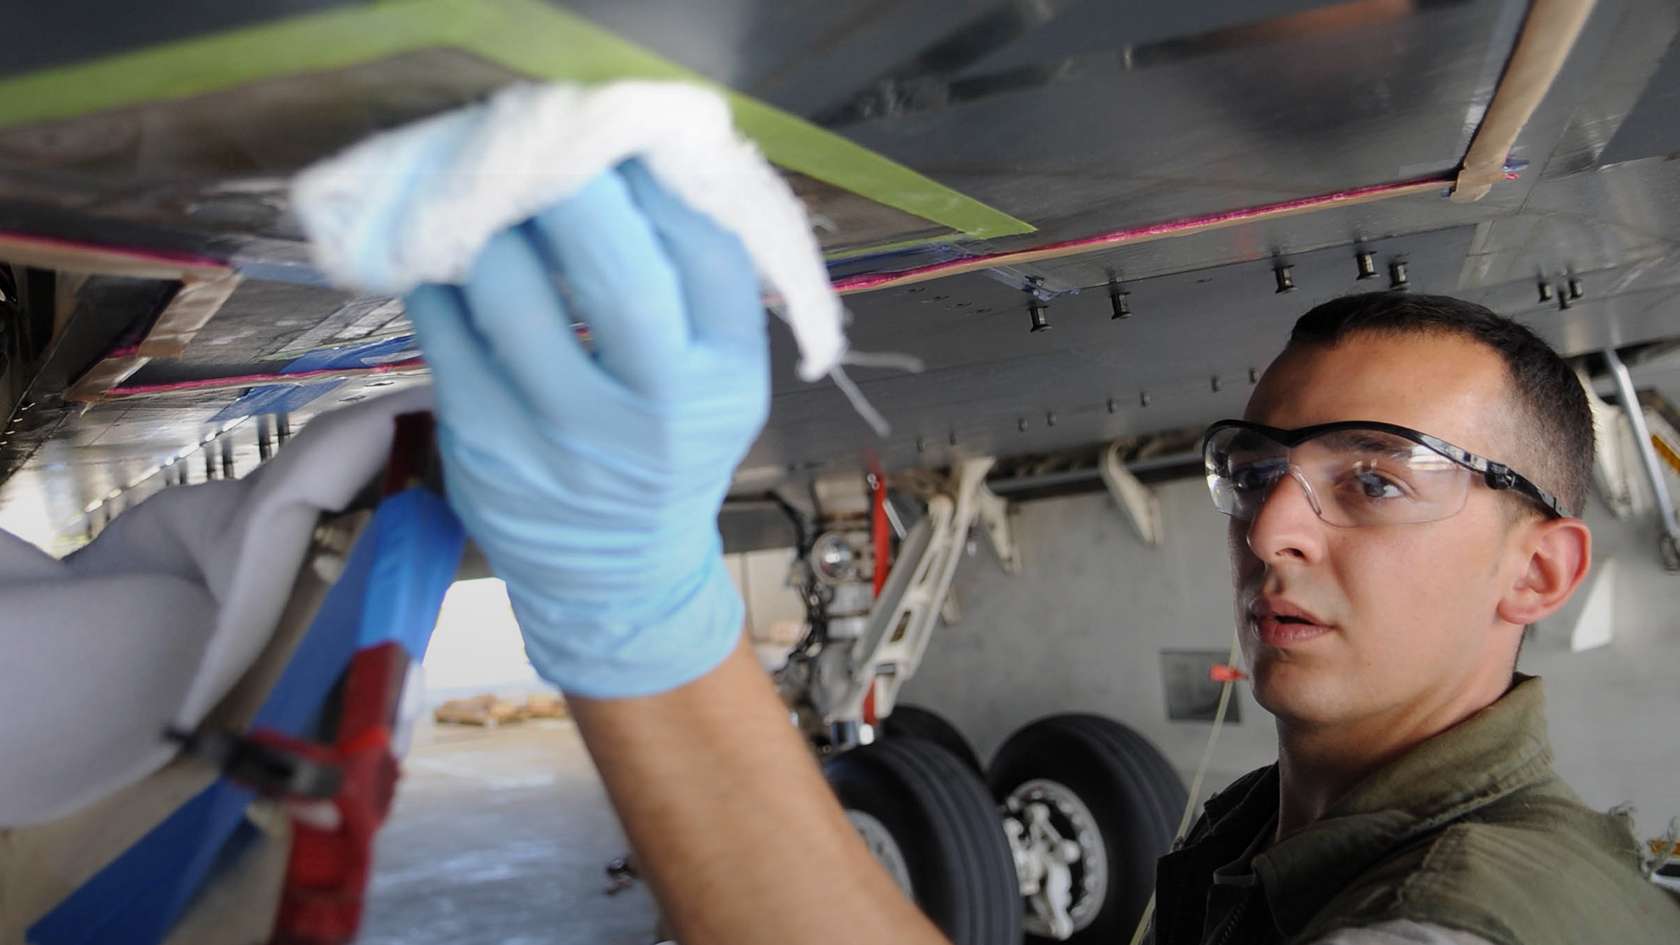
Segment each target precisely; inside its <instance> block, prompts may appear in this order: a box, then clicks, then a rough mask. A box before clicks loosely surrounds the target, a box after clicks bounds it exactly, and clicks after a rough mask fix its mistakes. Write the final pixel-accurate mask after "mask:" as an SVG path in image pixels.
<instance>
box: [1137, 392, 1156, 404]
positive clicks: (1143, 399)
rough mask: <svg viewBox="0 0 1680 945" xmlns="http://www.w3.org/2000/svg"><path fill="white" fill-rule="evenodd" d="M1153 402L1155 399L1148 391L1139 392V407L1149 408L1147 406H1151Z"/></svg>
mask: <svg viewBox="0 0 1680 945" xmlns="http://www.w3.org/2000/svg"><path fill="white" fill-rule="evenodd" d="M1152 400H1154V398H1153V397H1150V396H1149V391H1146V390H1143V391H1138V404H1139V405H1141V406H1144V407H1147V406H1149V404H1150V402H1151V401H1152Z"/></svg>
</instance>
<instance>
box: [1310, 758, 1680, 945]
mask: <svg viewBox="0 0 1680 945" xmlns="http://www.w3.org/2000/svg"><path fill="white" fill-rule="evenodd" d="M1336 900H1337V901H1335V902H1332V903H1331V904H1329V905H1328V906H1327V907H1326V908H1325V909H1324V910H1322V912H1321V913H1320V915H1321V916H1322V917H1329V916H1336V917H1337V919H1336V922H1335V925H1336V926H1339V927H1348V926H1357V925H1368V924H1372V923H1375V922H1379V921H1395V920H1414V921H1419V922H1430V923H1436V924H1441V925H1445V926H1448V927H1451V928H1454V929H1460V930H1464V931H1467V932H1471V933H1473V934H1475V935H1479V936H1481V937H1483V938H1486V939H1487V940H1489V941H1492V942H1523V943H1531V942H1548V941H1559V942H1571V941H1585V940H1588V939H1586V938H1578V937H1574V936H1575V935H1576V934H1577V932H1579V933H1580V934H1586V935H1587V936H1588V938H1591V937H1592V936H1593V935H1595V934H1597V933H1598V932H1603V931H1606V929H1605V927H1604V922H1605V921H1607V920H1606V917H1607V916H1611V915H1614V916H1619V917H1621V919H1622V920H1623V921H1622V922H1621V923H1620V924H1621V925H1622V926H1624V927H1622V928H1620V929H1619V930H1618V934H1620V935H1621V936H1622V937H1621V938H1619V939H1618V940H1619V941H1627V942H1645V941H1650V942H1659V941H1668V940H1669V939H1668V938H1667V937H1666V936H1670V935H1672V929H1673V927H1674V926H1673V923H1674V922H1675V921H1676V920H1680V907H1677V906H1676V905H1675V903H1674V902H1673V901H1672V900H1671V899H1669V897H1667V896H1666V895H1665V894H1664V893H1663V892H1662V891H1661V890H1660V889H1658V888H1657V887H1656V886H1654V885H1653V884H1651V883H1650V882H1648V881H1647V880H1646V879H1645V878H1644V876H1643V875H1641V874H1640V872H1639V871H1638V849H1637V846H1636V841H1635V840H1634V838H1633V835H1632V833H1631V832H1629V830H1628V827H1627V825H1626V822H1625V821H1624V820H1623V819H1621V818H1619V817H1616V816H1613V815H1609V814H1603V813H1600V812H1598V811H1595V810H1592V809H1591V808H1588V807H1586V806H1585V805H1584V804H1582V803H1581V802H1580V801H1579V800H1578V799H1577V798H1575V796H1574V795H1573V793H1572V792H1570V791H1569V790H1568V789H1567V788H1563V787H1561V785H1558V786H1556V787H1553V786H1549V785H1542V786H1538V787H1537V789H1535V790H1529V791H1519V792H1516V793H1514V794H1511V795H1509V796H1507V797H1503V798H1500V799H1498V800H1496V801H1493V802H1491V803H1489V804H1487V805H1486V806H1484V807H1482V808H1479V809H1478V810H1477V811H1475V812H1474V813H1473V814H1470V815H1468V816H1466V817H1464V818H1462V819H1460V820H1457V821H1454V822H1452V823H1450V824H1447V825H1444V826H1442V827H1441V828H1439V829H1437V830H1434V831H1432V832H1430V833H1428V834H1427V835H1425V836H1423V837H1421V838H1419V839H1418V840H1417V841H1415V842H1413V843H1410V844H1407V845H1405V846H1403V847H1401V848H1399V849H1397V850H1396V851H1395V852H1394V853H1393V854H1391V855H1390V856H1388V857H1386V858H1384V859H1383V860H1382V861H1381V862H1379V863H1378V864H1377V865H1375V866H1374V867H1372V868H1371V869H1369V870H1366V871H1365V872H1364V873H1363V874H1361V875H1360V876H1359V877H1358V878H1357V879H1356V880H1355V881H1354V882H1353V883H1351V884H1350V885H1349V886H1348V887H1347V888H1346V889H1344V890H1343V891H1342V892H1341V893H1340V894H1339V895H1338V896H1337V897H1336ZM1608 921H1609V922H1610V924H1612V925H1616V924H1618V922H1617V920H1615V919H1610V920H1608ZM1583 922H1586V923H1588V925H1587V926H1582V923H1583ZM1594 930H1596V931H1594ZM1318 931H1319V933H1320V934H1322V933H1327V932H1330V931H1333V929H1332V928H1321V929H1319V930H1318Z"/></svg>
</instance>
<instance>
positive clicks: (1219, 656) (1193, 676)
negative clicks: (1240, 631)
mask: <svg viewBox="0 0 1680 945" xmlns="http://www.w3.org/2000/svg"><path fill="white" fill-rule="evenodd" d="M1230 656H1231V654H1230V653H1228V652H1225V651H1224V650H1162V651H1161V690H1162V691H1163V692H1164V693H1166V697H1167V721H1169V722H1212V721H1213V720H1214V719H1215V718H1216V717H1217V716H1218V713H1219V694H1220V692H1221V691H1222V690H1223V689H1224V688H1225V686H1224V684H1223V683H1217V682H1214V681H1213V678H1212V676H1211V675H1210V673H1211V672H1212V670H1213V668H1214V667H1215V666H1220V665H1223V664H1224V663H1225V662H1226V661H1227V660H1229V659H1230ZM1225 722H1226V723H1227V724H1231V725H1240V724H1241V723H1242V700H1241V699H1230V700H1228V702H1227V704H1226V706H1225Z"/></svg>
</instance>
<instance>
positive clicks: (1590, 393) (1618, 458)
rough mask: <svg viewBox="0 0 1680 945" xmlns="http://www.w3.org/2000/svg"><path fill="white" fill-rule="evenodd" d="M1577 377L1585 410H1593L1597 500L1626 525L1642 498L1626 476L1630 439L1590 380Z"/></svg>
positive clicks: (1616, 413) (1617, 411) (1618, 416)
mask: <svg viewBox="0 0 1680 945" xmlns="http://www.w3.org/2000/svg"><path fill="white" fill-rule="evenodd" d="M1576 377H1577V378H1579V379H1580V381H1581V389H1582V390H1583V391H1585V392H1586V395H1587V406H1588V408H1590V409H1591V410H1592V418H1593V431H1594V433H1595V439H1596V441H1597V442H1596V443H1594V445H1593V474H1594V479H1595V480H1596V482H1597V485H1598V494H1599V497H1600V498H1602V499H1603V500H1604V505H1605V507H1606V508H1608V509H1609V510H1610V514H1611V515H1614V516H1615V517H1616V518H1617V519H1619V520H1621V521H1626V520H1628V519H1630V518H1632V517H1633V516H1634V515H1636V514H1638V513H1639V511H1640V510H1641V509H1640V506H1641V500H1643V499H1644V498H1645V495H1644V493H1643V491H1642V490H1638V489H1635V488H1634V486H1633V481H1632V479H1631V478H1630V476H1629V473H1630V472H1631V470H1630V469H1629V467H1628V462H1627V459H1626V451H1627V448H1628V447H1630V446H1632V444H1630V443H1627V442H1626V441H1627V440H1628V438H1629V437H1628V436H1627V435H1625V434H1626V432H1627V430H1626V427H1625V426H1624V425H1623V423H1622V410H1621V408H1619V407H1614V406H1611V405H1610V404H1608V403H1606V402H1605V400H1604V399H1603V398H1602V397H1600V396H1598V392H1597V391H1595V390H1593V385H1592V381H1591V379H1590V378H1588V377H1587V376H1586V374H1585V373H1584V372H1581V371H1577V372H1576Z"/></svg>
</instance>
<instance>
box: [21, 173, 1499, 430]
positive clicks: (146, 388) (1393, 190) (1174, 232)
mask: <svg viewBox="0 0 1680 945" xmlns="http://www.w3.org/2000/svg"><path fill="white" fill-rule="evenodd" d="M1517 176H1518V175H1517V172H1516V171H1512V170H1508V171H1507V172H1506V173H1505V179H1506V180H1516V179H1517ZM1454 180H1456V177H1455V175H1454V174H1453V173H1448V174H1442V175H1439V176H1436V177H1423V178H1418V179H1416V180H1409V181H1397V182H1394V183H1388V184H1372V185H1369V186H1366V187H1353V188H1349V189H1347V190H1337V191H1332V192H1330V193H1327V194H1318V195H1316V196H1312V197H1299V198H1296V199H1294V200H1282V201H1278V202H1277V203H1267V204H1260V205H1258V206H1254V207H1244V208H1241V209H1238V210H1225V211H1221V212H1218V213H1206V214H1202V215H1200V216H1193V217H1180V218H1179V219H1176V220H1166V221H1163V222H1160V223H1150V224H1145V225H1144V226H1135V227H1128V228H1126V229H1121V230H1109V231H1108V232H1106V233H1098V234H1096V235H1094V236H1082V237H1079V238H1077V239H1071V240H1062V241H1061V242H1057V243H1046V244H1044V245H1042V246H1034V247H1032V248H1030V249H1021V250H1012V251H1008V252H1002V253H988V254H982V255H978V256H967V257H964V258H962V259H948V260H945V261H944V262H937V263H933V264H930V265H927V266H918V267H916V268H913V269H905V270H901V271H899V272H882V273H865V274H863V275H857V276H850V277H847V278H844V279H837V280H835V281H834V289H835V291H837V292H839V293H841V294H842V295H846V294H850V293H854V292H868V291H871V290H873V289H885V288H890V287H892V286H895V285H902V284H904V283H910V282H924V281H926V280H928V279H936V278H939V277H940V276H947V275H956V274H958V273H962V272H972V271H974V270H976V269H990V268H992V267H994V266H1003V265H1008V264H1010V263H1012V262H1031V261H1034V260H1039V259H1054V258H1059V257H1064V256H1075V255H1078V254H1080V253H1085V252H1092V251H1094V250H1098V249H1102V248H1104V247H1108V246H1124V245H1127V244H1130V243H1144V242H1148V241H1150V240H1156V239H1163V238H1166V237H1172V236H1184V235H1188V234H1190V233H1196V232H1200V231H1203V230H1212V229H1217V228H1219V227H1225V226H1234V225H1236V224H1239V223H1250V222H1253V221H1255V220H1264V219H1268V218H1271V217H1278V216H1285V215H1288V214H1296V213H1305V212H1308V211H1312V210H1321V209H1324V208H1327V207H1335V206H1347V205H1352V204H1360V203H1370V202H1372V201H1376V200H1383V199H1386V198H1389V197H1399V196H1404V195H1406V194H1415V193H1423V192H1425V191H1429V190H1433V189H1435V188H1438V187H1450V186H1451V185H1452V184H1453V182H1454ZM13 236H14V234H8V233H5V232H0V239H4V238H8V237H13ZM25 238H27V239H35V240H39V241H41V242H53V243H60V244H64V245H71V246H77V247H86V248H90V249H98V250H102V251H106V252H123V253H128V254H132V255H136V256H149V257H151V258H156V259H172V260H177V261H181V262H188V261H190V262H191V263H192V264H195V265H224V264H223V263H217V262H215V261H212V260H202V259H197V258H193V257H183V256H174V255H171V254H164V253H151V252H150V251H146V250H133V249H112V248H109V247H102V246H95V245H93V244H82V243H71V242H70V241H66V240H54V239H50V238H41V237H25ZM133 353H135V349H134V348H123V349H118V350H115V351H112V352H110V353H109V354H108V355H106V356H107V357H122V356H127V355H130V354H133ZM425 368H426V362H425V360H424V359H421V358H410V359H409V360H406V361H399V362H396V363H394V364H380V365H375V366H373V367H362V368H322V369H320V370H315V371H298V372H296V373H294V374H278V373H275V374H240V375H235V376H232V377H212V378H201V379H198V380H192V381H175V382H172V383H168V384H135V385H132V386H127V387H113V388H111V389H110V390H108V391H106V392H105V393H104V397H106V398H116V397H152V396H158V395H162V394H178V393H184V392H191V391H209V390H229V389H234V388H240V387H261V386H263V385H266V384H304V383H308V382H310V381H315V380H327V379H348V378H353V377H366V376H370V375H376V374H394V373H410V372H414V371H419V370H424V369H425Z"/></svg>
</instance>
